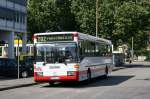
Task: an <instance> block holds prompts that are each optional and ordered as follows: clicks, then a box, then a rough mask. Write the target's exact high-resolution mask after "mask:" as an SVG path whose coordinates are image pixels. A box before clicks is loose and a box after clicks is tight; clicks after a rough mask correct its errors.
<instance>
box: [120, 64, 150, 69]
mask: <svg viewBox="0 0 150 99" xmlns="http://www.w3.org/2000/svg"><path fill="white" fill-rule="evenodd" d="M121 67H125V68H150V64H146V65H144V64H125V65H123V66H121Z"/></svg>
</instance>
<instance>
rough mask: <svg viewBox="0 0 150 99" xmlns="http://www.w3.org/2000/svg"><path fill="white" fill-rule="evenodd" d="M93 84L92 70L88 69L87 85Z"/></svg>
mask: <svg viewBox="0 0 150 99" xmlns="http://www.w3.org/2000/svg"><path fill="white" fill-rule="evenodd" d="M90 82H91V71H90V69H88V71H87V83H90Z"/></svg>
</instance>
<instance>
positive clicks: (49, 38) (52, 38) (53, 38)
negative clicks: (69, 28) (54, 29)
mask: <svg viewBox="0 0 150 99" xmlns="http://www.w3.org/2000/svg"><path fill="white" fill-rule="evenodd" d="M72 40H73V35H72V34H59V35H38V36H37V42H49V41H72Z"/></svg>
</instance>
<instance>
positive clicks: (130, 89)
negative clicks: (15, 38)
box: [0, 66, 150, 99]
mask: <svg viewBox="0 0 150 99" xmlns="http://www.w3.org/2000/svg"><path fill="white" fill-rule="evenodd" d="M0 99H150V66H136V67H134V66H132V68H125V69H121V70H118V71H115V72H113V73H112V74H111V77H109V78H108V79H102V78H98V79H95V80H93V81H92V82H91V83H90V84H85V83H81V84H63V83H60V84H56V85H54V86H49V85H48V84H47V83H44V84H38V85H33V86H28V87H22V88H16V89H10V90H5V91H1V92H0Z"/></svg>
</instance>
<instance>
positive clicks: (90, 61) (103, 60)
mask: <svg viewBox="0 0 150 99" xmlns="http://www.w3.org/2000/svg"><path fill="white" fill-rule="evenodd" d="M112 64H113V62H112V57H85V58H84V59H83V60H82V62H81V64H80V70H79V71H80V72H79V81H83V80H86V79H87V71H88V69H90V71H91V77H92V78H95V77H98V76H102V75H105V74H106V73H105V69H106V66H107V68H108V73H109V74H110V73H111V71H112V66H113V65H112Z"/></svg>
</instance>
